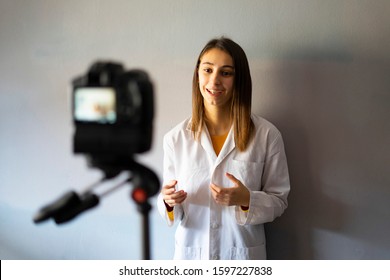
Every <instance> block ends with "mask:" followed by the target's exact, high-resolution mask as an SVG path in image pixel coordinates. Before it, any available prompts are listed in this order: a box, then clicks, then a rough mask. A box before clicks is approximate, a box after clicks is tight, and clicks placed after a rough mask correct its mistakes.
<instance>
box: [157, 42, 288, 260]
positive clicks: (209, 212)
mask: <svg viewBox="0 0 390 280" xmlns="http://www.w3.org/2000/svg"><path fill="white" fill-rule="evenodd" d="M251 99H252V82H251V76H250V71H249V65H248V60H247V58H246V55H245V53H244V51H243V50H242V48H241V47H240V46H239V45H238V44H236V43H235V42H233V41H232V40H230V39H228V38H225V37H222V38H219V39H214V40H211V41H210V42H208V43H207V45H206V46H205V47H204V48H203V50H202V51H201V53H200V55H199V58H198V60H197V64H196V67H195V71H194V77H193V93H192V103H193V108H192V117H191V118H189V119H187V120H185V121H183V122H182V123H180V124H179V125H177V126H176V127H175V128H173V129H172V130H171V131H170V132H168V133H167V134H166V135H165V136H164V174H163V176H164V186H163V187H162V190H161V193H160V195H159V198H158V209H159V212H160V214H161V215H162V216H163V217H164V218H165V219H166V221H167V223H168V225H173V224H174V223H175V222H176V221H178V222H179V225H178V227H177V230H176V234H175V254H174V259H266V248H265V235H264V226H263V224H264V223H267V222H271V221H273V220H274V219H275V218H276V217H278V216H280V215H281V214H282V213H283V212H284V210H285V209H286V207H287V196H288V193H289V191H290V184H289V177H288V170H287V161H286V156H285V152H284V146H283V140H282V137H281V135H280V133H279V131H278V130H277V129H276V128H275V127H274V126H273V125H272V124H271V123H269V122H268V121H266V120H265V119H263V118H261V117H258V116H255V115H253V114H252V113H251Z"/></svg>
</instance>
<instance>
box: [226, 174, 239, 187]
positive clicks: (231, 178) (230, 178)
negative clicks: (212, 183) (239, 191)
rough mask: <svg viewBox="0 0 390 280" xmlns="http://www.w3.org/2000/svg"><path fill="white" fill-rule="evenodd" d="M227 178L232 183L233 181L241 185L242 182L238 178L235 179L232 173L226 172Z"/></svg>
mask: <svg viewBox="0 0 390 280" xmlns="http://www.w3.org/2000/svg"><path fill="white" fill-rule="evenodd" d="M225 175H226V177H228V179H229V180H230V181H232V182H233V183H234V184H237V185H238V184H240V183H241V182H240V180H238V179H237V178H236V177H234V175H233V174H230V173H228V172H226V174H225Z"/></svg>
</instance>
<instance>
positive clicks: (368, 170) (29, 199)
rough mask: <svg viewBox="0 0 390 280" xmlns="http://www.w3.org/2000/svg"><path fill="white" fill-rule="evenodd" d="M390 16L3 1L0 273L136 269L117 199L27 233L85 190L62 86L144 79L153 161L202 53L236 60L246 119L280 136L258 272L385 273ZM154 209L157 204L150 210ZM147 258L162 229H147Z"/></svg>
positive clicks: (195, 4) (186, 101)
mask: <svg viewBox="0 0 390 280" xmlns="http://www.w3.org/2000/svg"><path fill="white" fill-rule="evenodd" d="M389 12H390V2H388V1H386V0H382V1H352V0H351V1H347V0H344V1H339V0H337V1H336V0H335V1H320V0H316V1H312V0H311V1H309V0H307V1H304V0H298V1H289V0H286V1H251V0H245V1H233V0H231V1H203V0H202V1H199V0H197V1H181V0H170V1H144V0H143V1H127V0H122V1H97V0H95V1H48V0H47V1H44V0H35V1H22V0H12V1H11V0H1V1H0V119H1V121H0V258H1V259H140V258H141V245H140V241H141V220H140V217H139V214H138V212H137V210H136V207H135V205H134V203H133V202H132V201H131V200H130V198H129V195H128V194H129V192H130V187H129V188H124V189H122V190H121V191H118V192H117V193H115V194H113V195H111V196H109V197H107V198H106V199H104V200H103V202H102V203H101V205H100V206H99V207H98V208H97V209H95V210H92V211H90V212H88V213H85V214H83V215H81V216H80V217H78V218H77V219H75V220H74V221H72V222H70V223H68V224H65V225H62V226H56V225H55V224H54V223H52V222H48V223H45V224H42V225H34V224H33V223H32V216H33V215H34V213H35V212H36V211H37V210H38V208H39V207H41V206H42V205H43V204H45V203H47V202H49V201H51V200H53V199H55V198H57V197H58V196H59V195H60V194H62V193H63V192H65V191H67V190H69V189H75V190H80V189H82V188H83V186H85V185H87V184H88V183H90V182H92V181H94V180H95V179H97V178H98V177H99V176H100V174H99V171H97V170H93V169H89V168H88V167H87V165H86V161H85V159H84V158H83V157H82V156H74V155H73V154H72V148H71V147H72V138H71V137H72V131H73V126H72V122H71V114H70V96H69V88H70V80H71V79H72V78H73V77H75V76H77V75H79V74H83V73H85V71H86V70H87V68H88V66H89V65H90V64H91V63H92V62H93V61H95V60H96V59H114V60H118V61H121V62H123V63H124V64H125V65H126V67H127V68H142V69H144V70H146V71H148V72H149V74H150V76H151V77H152V79H153V81H154V83H155V93H156V120H155V135H154V143H153V149H152V150H151V151H150V152H149V153H147V154H144V155H142V156H140V157H139V158H140V160H141V161H142V162H144V163H146V164H147V165H148V166H150V167H152V168H153V169H154V170H155V171H156V172H157V173H158V174H159V175H161V167H162V148H161V141H162V136H163V134H164V133H165V132H166V131H167V130H169V128H171V127H172V126H173V125H175V124H176V123H178V122H179V121H181V120H182V119H184V118H185V117H187V116H189V114H190V110H191V97H190V96H191V79H192V71H193V67H194V63H195V59H196V57H197V55H198V53H199V51H200V50H201V48H202V47H203V45H204V44H205V43H206V42H207V41H208V40H209V39H211V38H213V37H215V36H220V35H227V36H230V37H231V38H232V39H234V40H236V41H237V42H238V43H239V44H241V46H242V47H243V48H244V49H245V50H246V52H247V55H248V58H249V60H250V65H251V69H252V78H253V82H254V96H253V103H254V104H253V110H254V112H255V113H257V114H260V115H262V116H264V117H266V118H268V119H269V120H270V121H272V122H273V123H274V124H275V125H276V126H277V127H278V128H279V129H280V130H281V131H282V133H283V136H284V140H285V145H286V150H287V156H288V160H289V167H290V173H291V182H292V192H291V196H290V207H289V208H288V210H287V212H286V213H285V215H284V216H283V217H281V218H280V219H277V220H276V221H275V223H273V224H272V225H269V226H268V227H267V229H268V231H267V233H268V241H269V242H268V252H269V257H270V258H278V259H280V258H281V259H285V258H287V259H312V258H313V259H378V258H386V259H388V258H390V238H389V235H388V234H387V233H388V232H389V230H390V220H389V219H388V217H387V216H388V213H389V211H390V204H389V203H388V202H389V199H390V189H389V186H390V175H389V172H388V168H389V166H390V152H389V151H390V150H389V149H388V147H387V146H388V143H390V125H389V122H388V119H389V117H390V113H389V112H390V110H389V104H390V79H389V76H390V18H389V16H388V15H389ZM153 202H154V201H153ZM151 221H152V257H153V258H155V259H170V258H171V257H172V253H173V234H174V229H169V228H167V227H166V226H165V224H163V223H162V221H161V219H160V218H159V217H158V215H157V213H156V212H155V209H154V211H153V212H152V215H151Z"/></svg>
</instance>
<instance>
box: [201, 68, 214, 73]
mask: <svg viewBox="0 0 390 280" xmlns="http://www.w3.org/2000/svg"><path fill="white" fill-rule="evenodd" d="M203 71H204V72H206V73H212V72H213V70H212V69H211V68H203Z"/></svg>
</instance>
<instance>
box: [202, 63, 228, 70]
mask: <svg viewBox="0 0 390 280" xmlns="http://www.w3.org/2000/svg"><path fill="white" fill-rule="evenodd" d="M201 64H202V65H203V64H207V65H212V66H214V63H211V62H207V61H206V62H202V63H201ZM226 67H227V68H232V69H234V67H233V66H232V65H223V66H222V67H221V68H226Z"/></svg>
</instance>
